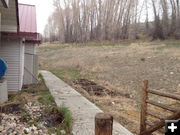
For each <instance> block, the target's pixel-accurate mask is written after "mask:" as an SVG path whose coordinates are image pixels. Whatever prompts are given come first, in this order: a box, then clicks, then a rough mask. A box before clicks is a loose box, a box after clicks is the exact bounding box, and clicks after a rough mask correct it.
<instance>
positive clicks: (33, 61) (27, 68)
mask: <svg viewBox="0 0 180 135" xmlns="http://www.w3.org/2000/svg"><path fill="white" fill-rule="evenodd" d="M37 59H38V57H37V55H36V45H35V44H33V43H26V44H25V63H24V84H33V83H36V82H37V74H38V73H37V72H38V68H37V67H38V65H37V63H38V62H37Z"/></svg>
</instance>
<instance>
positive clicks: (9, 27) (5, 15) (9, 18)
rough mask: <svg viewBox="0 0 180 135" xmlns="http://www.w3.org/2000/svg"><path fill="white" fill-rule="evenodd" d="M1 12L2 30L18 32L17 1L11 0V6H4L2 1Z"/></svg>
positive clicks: (0, 3) (0, 4)
mask: <svg viewBox="0 0 180 135" xmlns="http://www.w3.org/2000/svg"><path fill="white" fill-rule="evenodd" d="M0 13H1V25H2V26H1V31H2V32H17V9H16V1H15V0H9V7H8V8H4V6H3V4H2V2H0Z"/></svg>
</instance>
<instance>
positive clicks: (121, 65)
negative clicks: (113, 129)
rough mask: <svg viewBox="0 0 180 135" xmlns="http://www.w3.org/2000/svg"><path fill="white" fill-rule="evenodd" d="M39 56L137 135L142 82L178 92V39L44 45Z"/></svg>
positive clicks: (48, 67) (47, 66)
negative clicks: (145, 81) (146, 81)
mask: <svg viewBox="0 0 180 135" xmlns="http://www.w3.org/2000/svg"><path fill="white" fill-rule="evenodd" d="M38 55H39V60H40V68H41V69H46V70H50V71H52V72H53V73H54V74H56V75H57V76H59V77H60V78H62V79H63V80H65V81H66V82H67V83H69V84H70V85H72V86H73V87H75V88H76V89H77V90H78V91H79V92H80V93H82V94H84V95H85V96H86V97H87V98H88V99H90V100H91V101H92V102H94V103H95V104H96V105H97V106H99V107H100V108H101V109H103V110H104V111H106V112H109V113H111V114H112V115H113V116H114V118H115V119H116V120H117V121H118V122H119V123H121V124H122V125H123V126H124V127H126V128H127V129H129V130H130V131H131V132H133V133H135V134H138V133H139V125H140V124H139V121H140V100H141V83H142V81H143V80H145V79H147V80H149V84H150V87H151V88H154V89H158V90H161V91H166V92H170V93H175V94H180V41H163V42H160V41H154V42H137V41H136V42H135V43H132V42H127V43H126V42H122V43H113V44H112V43H111V44H110V43H104V44H103V43H101V44H98V43H88V44H80V45H79V44H78V45H76V44H73V45H72V44H71V45H68V44H67V45H66V44H63V45H60V44H57V43H56V44H43V45H41V46H39V47H38ZM154 99H155V100H158V101H159V102H161V101H165V103H166V104H168V105H176V106H178V107H180V103H178V102H174V101H171V100H168V101H167V99H162V100H161V99H159V98H158V97H154ZM151 109H153V110H157V109H156V108H151ZM163 113H166V112H163ZM167 114H168V113H166V114H165V115H167Z"/></svg>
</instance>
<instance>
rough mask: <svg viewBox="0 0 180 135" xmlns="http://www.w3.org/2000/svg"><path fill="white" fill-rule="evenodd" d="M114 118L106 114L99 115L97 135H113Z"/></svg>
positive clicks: (97, 116)
mask: <svg viewBox="0 0 180 135" xmlns="http://www.w3.org/2000/svg"><path fill="white" fill-rule="evenodd" d="M112 130H113V117H112V116H111V115H109V114H106V113H98V114H96V117H95V135H112Z"/></svg>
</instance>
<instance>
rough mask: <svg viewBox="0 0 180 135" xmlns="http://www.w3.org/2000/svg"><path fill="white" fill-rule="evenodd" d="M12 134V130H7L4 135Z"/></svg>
mask: <svg viewBox="0 0 180 135" xmlns="http://www.w3.org/2000/svg"><path fill="white" fill-rule="evenodd" d="M13 132H14V129H12V128H9V129H8V130H7V132H6V133H7V135H9V134H12V133H13Z"/></svg>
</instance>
